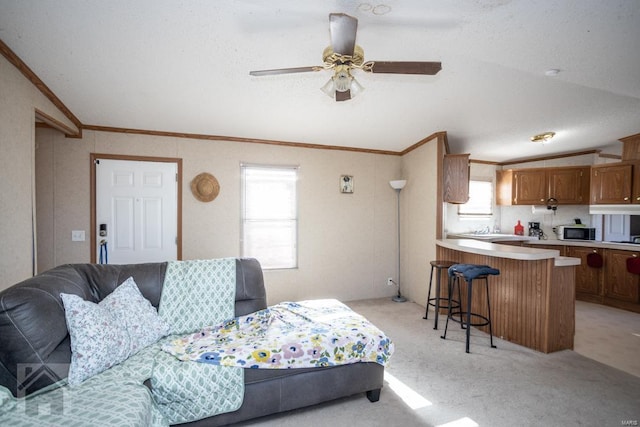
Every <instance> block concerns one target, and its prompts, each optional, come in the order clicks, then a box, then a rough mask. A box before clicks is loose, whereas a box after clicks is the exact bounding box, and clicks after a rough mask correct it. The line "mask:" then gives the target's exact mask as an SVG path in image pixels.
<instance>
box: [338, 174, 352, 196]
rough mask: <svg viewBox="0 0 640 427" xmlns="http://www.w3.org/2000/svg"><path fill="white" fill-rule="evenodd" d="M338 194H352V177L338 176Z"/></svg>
mask: <svg viewBox="0 0 640 427" xmlns="http://www.w3.org/2000/svg"><path fill="white" fill-rule="evenodd" d="M340 192H341V193H353V175H340Z"/></svg>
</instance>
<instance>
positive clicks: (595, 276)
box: [567, 246, 605, 303]
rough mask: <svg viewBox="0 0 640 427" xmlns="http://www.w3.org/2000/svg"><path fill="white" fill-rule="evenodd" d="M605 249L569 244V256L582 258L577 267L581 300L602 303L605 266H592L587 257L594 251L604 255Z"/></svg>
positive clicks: (577, 295)
mask: <svg viewBox="0 0 640 427" xmlns="http://www.w3.org/2000/svg"><path fill="white" fill-rule="evenodd" d="M604 251H605V250H604V249H602V248H589V247H582V246H567V256H570V257H573V258H580V265H579V266H577V267H576V273H575V274H576V276H575V282H576V299H579V300H581V301H589V302H598V303H602V302H603V301H602V297H603V286H602V280H603V274H604V270H605V268H604V266H603V267H600V268H598V267H590V266H589V265H588V263H587V257H588V256H589V255H590V254H592V253H597V254H600V256H603V257H604Z"/></svg>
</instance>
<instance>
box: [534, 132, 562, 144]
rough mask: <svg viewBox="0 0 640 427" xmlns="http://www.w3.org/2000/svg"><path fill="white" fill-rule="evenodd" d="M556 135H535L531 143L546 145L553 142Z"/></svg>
mask: <svg viewBox="0 0 640 427" xmlns="http://www.w3.org/2000/svg"><path fill="white" fill-rule="evenodd" d="M555 134H556V133H555V132H545V133H540V134H538V135H533V136H532V137H531V141H532V142H539V143H541V144H546V143H547V142H549V141H550V140H551V138H553V136H554V135H555Z"/></svg>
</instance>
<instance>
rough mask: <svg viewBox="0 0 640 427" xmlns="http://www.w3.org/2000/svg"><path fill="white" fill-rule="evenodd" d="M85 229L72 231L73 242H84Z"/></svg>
mask: <svg viewBox="0 0 640 427" xmlns="http://www.w3.org/2000/svg"><path fill="white" fill-rule="evenodd" d="M84 240H85V238H84V230H73V231H72V232H71V241H72V242H84Z"/></svg>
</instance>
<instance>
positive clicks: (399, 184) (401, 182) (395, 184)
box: [389, 179, 407, 302]
mask: <svg viewBox="0 0 640 427" xmlns="http://www.w3.org/2000/svg"><path fill="white" fill-rule="evenodd" d="M406 184H407V180H406V179H398V180H395V181H389V185H390V186H391V188H393V189H394V190H396V195H397V196H398V283H396V284H397V285H398V295H396V296H395V297H393V298H392V299H393V300H394V301H395V302H405V301H406V300H407V299H406V298H405V297H403V296H402V294H401V293H400V283H401V282H400V191H402V189H403V188H404V186H405V185H406Z"/></svg>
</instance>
